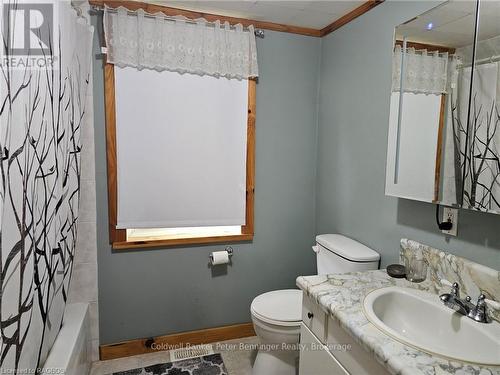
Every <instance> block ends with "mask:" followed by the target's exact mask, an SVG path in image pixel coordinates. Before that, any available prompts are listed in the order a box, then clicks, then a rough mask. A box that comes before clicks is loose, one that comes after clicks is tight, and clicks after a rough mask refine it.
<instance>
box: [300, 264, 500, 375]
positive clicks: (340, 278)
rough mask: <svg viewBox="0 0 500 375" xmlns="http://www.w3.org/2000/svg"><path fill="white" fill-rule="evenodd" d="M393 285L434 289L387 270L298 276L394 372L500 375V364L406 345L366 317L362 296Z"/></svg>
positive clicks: (340, 322) (406, 374) (363, 345)
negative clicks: (462, 359)
mask: <svg viewBox="0 0 500 375" xmlns="http://www.w3.org/2000/svg"><path fill="white" fill-rule="evenodd" d="M392 285H396V286H401V287H407V288H417V289H420V290H428V291H429V292H430V293H435V290H433V287H432V282H431V281H424V282H423V283H419V284H414V283H411V282H409V281H407V280H405V279H393V278H391V277H389V276H388V275H387V273H386V272H385V270H377V271H367V272H355V273H347V274H337V275H328V276H300V277H298V278H297V286H298V287H299V288H300V289H302V290H303V291H305V292H306V293H307V295H309V296H310V297H312V298H313V299H314V300H316V301H317V303H318V304H319V305H320V306H321V308H322V309H323V310H324V311H325V312H326V313H327V314H329V316H330V317H331V318H333V319H335V320H337V321H338V322H339V324H340V325H341V326H342V327H343V328H344V329H345V330H346V331H347V332H348V333H349V334H350V335H351V336H352V337H353V338H354V339H355V341H356V342H357V343H358V344H360V345H361V346H362V347H363V348H365V350H367V351H369V352H370V353H372V354H373V355H374V356H375V358H376V359H377V361H378V362H380V363H381V364H383V365H384V366H385V367H386V368H387V369H388V370H389V372H390V373H392V374H403V375H410V374H411V375H413V374H426V375H431V374H435V375H439V374H480V375H488V374H495V375H500V366H498V367H483V366H477V365H472V364H468V363H463V362H458V361H450V360H447V359H445V358H442V357H438V356H434V355H430V354H427V353H425V352H422V351H419V350H417V349H414V348H412V347H409V346H407V345H404V344H402V343H400V342H398V341H396V340H394V339H392V338H391V337H389V336H387V335H386V334H384V333H383V332H382V331H380V330H378V329H377V328H376V327H375V326H374V325H373V324H372V323H370V322H369V321H368V319H367V318H366V317H365V314H364V313H363V300H364V297H365V296H366V295H367V294H368V293H369V292H371V291H372V290H375V289H379V288H383V287H387V286H392ZM353 375H355V374H353Z"/></svg>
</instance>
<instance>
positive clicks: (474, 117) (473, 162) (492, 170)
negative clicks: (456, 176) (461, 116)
mask: <svg viewBox="0 0 500 375" xmlns="http://www.w3.org/2000/svg"><path fill="white" fill-rule="evenodd" d="M457 52H459V53H461V54H462V55H463V56H466V58H467V59H469V60H470V59H472V56H474V68H473V85H472V95H471V107H470V121H469V143H468V145H467V149H466V152H465V155H464V160H465V172H464V191H463V205H462V206H463V207H464V208H470V209H474V210H479V211H484V212H493V213H500V2H498V1H481V2H480V3H479V17H478V27H477V42H476V48H475V51H474V50H473V48H472V47H471V46H467V47H465V48H463V49H460V50H457ZM473 52H475V53H473ZM464 69H468V71H469V72H470V67H465V68H464Z"/></svg>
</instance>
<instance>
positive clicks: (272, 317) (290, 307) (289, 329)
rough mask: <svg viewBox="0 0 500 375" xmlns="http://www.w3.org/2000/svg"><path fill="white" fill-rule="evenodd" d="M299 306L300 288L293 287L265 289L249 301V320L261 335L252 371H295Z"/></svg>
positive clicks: (290, 374) (287, 374) (291, 374)
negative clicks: (250, 303)
mask: <svg viewBox="0 0 500 375" xmlns="http://www.w3.org/2000/svg"><path fill="white" fill-rule="evenodd" d="M301 309H302V292H301V291H300V290H295V289H285V290H275V291H272V292H267V293H264V294H261V295H259V296H257V297H256V298H255V299H254V300H253V301H252V305H251V306H250V311H251V314H252V322H253V326H254V330H255V333H256V334H257V336H258V337H259V339H260V347H259V351H258V352H257V357H256V358H255V362H254V365H253V370H252V371H253V375H267V374H276V375H295V373H296V368H297V362H298V358H299V350H298V344H299V339H300V323H301Z"/></svg>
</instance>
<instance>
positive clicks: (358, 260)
mask: <svg viewBox="0 0 500 375" xmlns="http://www.w3.org/2000/svg"><path fill="white" fill-rule="evenodd" d="M312 248H313V251H314V252H315V253H316V263H317V270H318V273H317V274H318V275H325V274H333V273H346V272H356V271H368V270H375V269H378V267H379V262H380V255H379V254H378V253H377V252H376V251H374V250H372V249H370V248H369V247H367V246H365V245H363V244H361V243H359V242H357V241H354V240H352V239H350V238H348V237H345V236H342V235H340V234H321V235H318V236H316V245H315V246H313V247H312ZM250 312H251V315H252V322H253V326H254V329H255V333H256V334H257V336H258V337H259V339H260V343H261V347H260V349H259V351H258V353H257V356H256V358H255V363H254V366H253V375H268V374H273V375H295V374H296V373H297V369H298V366H297V364H298V359H299V348H298V344H299V341H300V336H299V335H300V324H301V321H302V291H301V290H297V289H284V290H274V291H271V292H267V293H263V294H261V295H259V296H257V297H255V298H254V300H253V301H252V304H251V306H250Z"/></svg>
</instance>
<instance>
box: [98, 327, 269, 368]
mask: <svg viewBox="0 0 500 375" xmlns="http://www.w3.org/2000/svg"><path fill="white" fill-rule="evenodd" d="M258 342H259V341H258V338H257V336H253V337H248V338H244V339H235V340H228V341H221V342H216V343H213V344H212V348H213V350H214V353H221V354H222V359H223V360H224V364H225V365H226V369H227V371H228V373H229V375H250V374H251V373H252V365H253V362H254V360H255V356H256V354H257V350H256V348H255V346H256V345H257V344H258ZM165 362H170V352H169V351H163V352H157V353H148V354H141V355H136V356H133V357H126V358H119V359H111V360H108V361H98V362H94V363H93V364H92V369H91V371H90V375H108V374H112V373H113V372H117V371H124V370H131V369H135V368H140V367H145V366H151V365H155V364H158V363H165Z"/></svg>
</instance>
